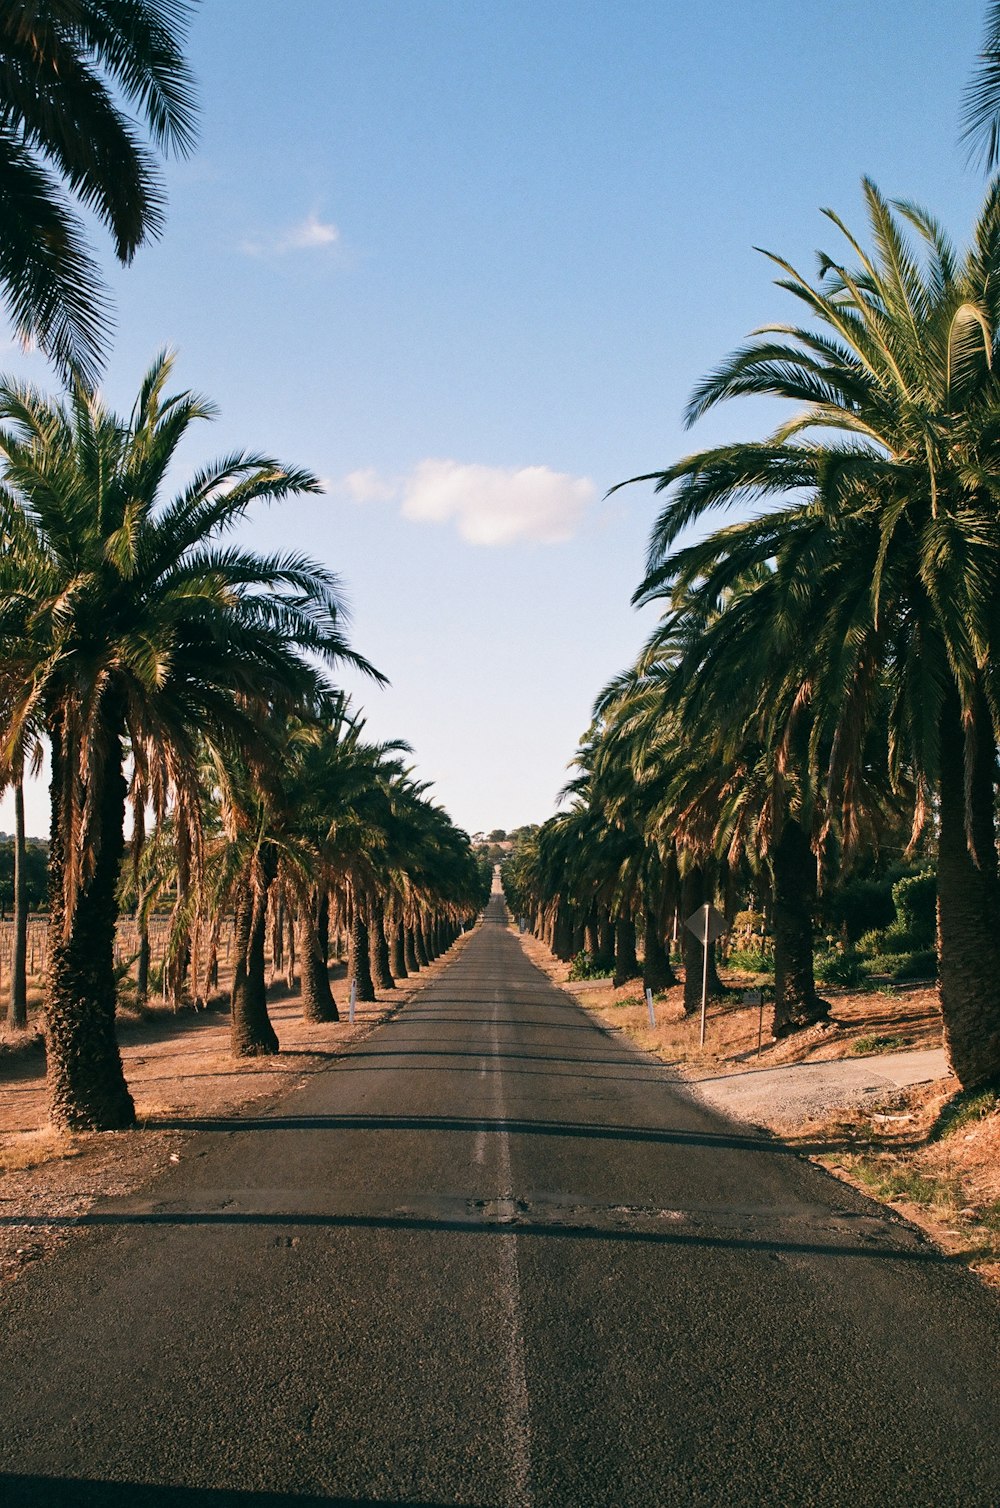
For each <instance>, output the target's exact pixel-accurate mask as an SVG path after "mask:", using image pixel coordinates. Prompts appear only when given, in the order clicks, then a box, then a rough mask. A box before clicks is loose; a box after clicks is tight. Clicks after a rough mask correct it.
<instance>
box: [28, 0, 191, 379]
mask: <svg viewBox="0 0 1000 1508" xmlns="http://www.w3.org/2000/svg"><path fill="white" fill-rule="evenodd" d="M191 9H192V6H191V5H190V4H189V3H188V0H11V3H8V4H6V5H4V6H3V7H2V10H0V284H2V285H3V287H4V289H5V291H6V295H7V304H8V308H9V312H10V314H11V317H12V319H13V321H14V325H15V328H16V330H17V333H18V334H19V335H20V336H22V337H23V338H25V339H29V338H32V339H34V340H36V341H37V342H38V344H39V345H40V346H41V347H42V349H43V350H44V351H45V352H46V353H47V354H48V355H50V356H51V357H52V358H53V359H54V360H55V361H56V362H57V363H58V364H59V366H60V367H61V368H63V369H64V370H65V369H68V368H69V367H71V366H72V367H74V368H75V369H76V370H77V371H79V372H80V373H81V375H82V376H83V377H84V378H85V379H87V380H90V381H92V380H93V379H94V378H95V377H96V375H97V371H98V369H99V367H100V364H101V361H102V358H103V354H104V351H105V343H106V332H107V326H108V317H107V316H108V311H107V299H106V295H105V293H104V291H103V288H102V283H101V278H100V275H99V273H98V270H97V267H96V265H95V262H94V260H93V257H92V255H91V253H90V250H89V248H88V246H87V240H86V235H85V232H84V226H83V222H82V219H81V216H80V214H79V212H78V211H77V210H76V209H75V208H74V207H72V204H71V201H70V200H69V199H68V198H67V193H66V191H67V190H68V192H69V194H70V195H72V196H73V197H75V199H76V200H77V201H78V203H79V205H80V206H81V207H82V208H83V209H85V210H88V211H90V212H92V213H94V214H96V215H97V217H98V218H99V219H100V220H101V221H102V222H103V224H104V225H105V226H106V227H107V229H108V230H109V231H110V232H111V236H112V241H113V245H114V250H115V255H116V256H117V257H118V259H119V261H121V262H123V263H127V262H130V261H131V260H132V257H133V256H134V255H135V252H136V250H137V248H138V247H139V245H140V244H141V243H142V242H143V241H144V240H145V239H146V238H147V237H149V236H152V235H157V234H158V233H159V231H160V230H161V228H162V225H163V188H162V183H161V181H160V175H159V173H158V171H157V166H156V162H155V159H154V157H153V154H152V153H151V152H150V151H149V150H148V148H147V147H146V145H145V144H144V143H143V141H142V138H141V134H140V131H139V130H138V129H137V126H136V123H135V121H133V120H132V119H130V118H129V116H128V115H127V114H126V113H125V111H124V110H123V108H122V104H123V103H124V104H126V105H127V106H132V107H134V108H135V109H136V111H137V113H138V115H139V117H140V119H141V121H142V124H143V125H144V126H145V129H146V131H147V132H148V134H149V136H150V137H151V139H152V142H153V144H154V145H155V146H156V147H157V148H160V149H161V150H163V151H171V150H172V151H175V152H178V153H181V154H183V153H186V152H188V151H189V150H190V149H191V147H192V145H193V142H194V122H195V109H194V91H193V84H192V79H191V75H190V72H189V70H188V67H187V64H186V62H185V60H184V57H183V53H182V50H181V48H182V41H183V38H184V34H185V31H186V27H187V22H188V18H189V15H190V13H191Z"/></svg>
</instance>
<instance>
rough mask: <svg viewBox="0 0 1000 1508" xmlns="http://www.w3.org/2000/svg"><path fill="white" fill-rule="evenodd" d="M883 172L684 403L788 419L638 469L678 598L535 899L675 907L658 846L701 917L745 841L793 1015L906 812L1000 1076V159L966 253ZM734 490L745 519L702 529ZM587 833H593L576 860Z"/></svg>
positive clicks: (947, 1006) (812, 1009)
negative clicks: (601, 884)
mask: <svg viewBox="0 0 1000 1508" xmlns="http://www.w3.org/2000/svg"><path fill="white" fill-rule="evenodd" d="M864 193H865V200H866V204H867V210H868V237H867V242H865V241H863V240H862V239H859V238H857V237H856V236H854V235H853V234H852V233H851V232H850V230H849V229H848V228H847V226H846V225H845V224H844V223H843V222H842V221H841V220H840V219H839V218H838V217H837V216H836V215H834V214H833V213H832V212H828V213H829V218H830V220H831V221H832V222H833V224H834V225H835V226H836V228H837V229H838V231H839V232H840V233H841V235H842V237H843V239H844V241H845V242H846V250H847V256H846V257H844V258H843V259H839V258H837V257H835V256H832V255H826V254H822V255H821V257H820V263H819V272H818V275H817V276H816V277H815V278H809V277H807V276H806V275H805V274H803V273H802V272H800V271H799V270H798V269H796V268H795V267H793V266H792V265H791V264H790V263H788V262H787V261H785V260H784V259H783V258H781V257H779V256H772V257H771V261H772V262H773V263H774V264H775V265H776V266H777V268H778V269H779V273H780V276H779V278H778V286H779V287H781V288H782V289H784V290H785V291H786V292H788V293H790V294H791V295H792V296H793V297H794V298H795V299H796V300H797V301H798V304H799V306H800V309H802V311H803V312H802V317H801V318H800V319H799V320H796V321H793V322H791V323H786V322H782V323H776V324H769V325H766V326H764V327H763V328H762V329H760V330H758V331H757V332H755V333H754V334H753V335H752V336H751V337H750V339H749V340H748V341H747V343H746V344H745V345H743V346H742V347H740V348H739V349H738V350H737V351H736V352H735V353H734V354H733V355H731V356H730V357H728V358H727V359H726V360H725V361H724V362H723V363H721V364H720V366H719V367H718V368H717V369H716V370H715V371H714V372H712V373H711V374H710V375H709V376H708V377H707V378H705V379H704V381H703V382H701V383H700V384H699V386H698V387H697V389H696V390H695V393H694V395H693V397H692V399H691V402H690V405H689V409H688V414H687V418H688V421H689V422H694V421H695V420H696V419H698V418H699V417H700V416H701V415H702V414H704V413H705V412H707V411H708V410H709V409H711V408H714V407H715V406H716V405H718V404H719V403H721V402H723V401H724V400H727V399H730V398H734V397H739V396H744V395H746V396H755V397H759V396H766V397H769V398H776V399H779V400H786V401H788V402H789V403H791V404H792V405H793V410H792V412H791V414H790V415H789V417H787V418H786V419H783V420H782V422H781V423H780V424H779V425H778V427H777V428H776V429H775V430H774V431H773V432H772V433H771V434H770V435H768V436H767V437H765V438H764V439H762V440H760V441H756V442H739V443H735V444H729V445H719V446H714V447H712V448H711V449H709V450H703V451H698V452H695V453H694V454H692V455H689V456H685V457H684V458H682V459H681V460H679V461H677V462H676V463H675V464H674V465H672V466H670V467H669V468H667V469H665V470H662V471H657V472H654V473H651V474H648V475H647V476H645V477H643V478H633V479H632V480H633V481H637V480H644V481H653V482H654V483H655V485H656V489H657V491H658V492H660V493H662V494H664V495H665V504H664V506H663V508H662V511H661V512H660V515H659V517H658V518H657V520H656V523H655V525H654V528H653V532H652V539H651V543H650V550H649V557H648V562H647V571H646V575H645V578H644V580H643V581H642V583H641V585H640V586H639V588H638V591H637V592H636V600H637V601H640V602H653V603H658V604H660V605H661V606H662V609H663V615H662V618H661V621H660V623H659V625H658V626H657V629H656V631H655V632H654V634H653V635H652V637H651V639H650V641H649V643H648V644H647V645H646V647H645V649H644V651H643V653H642V655H641V656H640V657H639V660H638V661H637V663H636V664H635V665H634V666H633V667H632V668H631V669H630V670H629V671H628V672H627V673H626V674H625V675H624V676H622V677H620V678H619V679H618V680H617V681H616V682H615V683H614V684H613V685H612V686H610V687H608V688H607V689H606V690H605V692H604V693H603V695H602V697H601V698H600V699H599V701H598V703H597V707H596V709H595V726H594V729H593V730H592V733H591V735H590V737H589V739H588V741H587V743H586V745H585V747H584V749H583V750H582V751H581V753H580V755H579V756H578V762H579V763H580V765H581V769H582V772H583V773H582V776H581V780H580V781H578V782H575V783H574V784H573V785H572V786H571V789H572V790H573V791H574V793H575V794H576V796H577V805H576V806H575V808H574V809H573V810H572V811H571V812H569V813H568V814H566V815H565V816H563V817H560V818H558V819H556V821H555V822H554V823H553V824H552V825H551V826H550V828H549V829H548V830H547V831H546V830H543V834H542V838H541V842H540V844H539V864H538V868H537V872H536V876H535V879H536V888H535V899H536V900H539V901H543V902H544V903H546V904H548V905H549V906H550V907H551V906H552V905H553V904H557V903H558V902H559V901H560V900H561V899H562V897H563V894H564V892H568V893H569V894H570V895H571V896H572V899H573V902H574V905H575V909H574V910H573V912H572V914H573V916H575V918H576V919H577V921H578V922H579V921H580V920H581V919H582V918H583V905H584V901H585V900H586V899H587V898H588V897H589V896H590V895H592V894H598V893H599V891H597V890H595V888H594V885H593V884H591V887H590V890H588V889H587V888H586V886H584V888H583V889H582V890H581V883H580V882H581V879H582V878H583V877H584V876H586V875H587V874H588V872H590V871H588V865H589V866H590V867H591V870H592V871H593V872H594V873H597V874H604V875H605V877H606V878H605V897H604V898H605V900H606V903H607V904H608V905H609V906H610V907H611V911H612V915H616V916H618V917H624V916H632V915H634V914H635V910H636V906H637V898H640V897H641V899H642V906H643V907H644V914H647V915H653V916H655V915H656V908H657V904H658V901H657V896H656V894H655V890H653V891H650V889H649V885H648V881H647V880H646V879H645V877H644V876H645V869H646V866H647V863H652V865H653V868H654V870H658V872H659V874H660V875H661V877H664V883H669V879H668V877H671V876H675V878H674V879H673V881H672V883H673V884H674V886H675V888H676V886H677V885H678V884H679V885H680V886H681V888H683V886H684V885H685V884H686V885H687V886H688V893H687V894H686V895H685V896H684V897H683V898H682V899H681V901H680V903H679V904H680V910H681V912H682V914H683V915H687V914H688V908H691V909H693V908H694V905H695V904H696V893H697V899H698V901H700V900H701V899H702V898H706V897H707V896H708V895H709V894H710V893H711V892H712V891H713V890H715V889H717V888H718V886H719V885H720V883H721V882H722V879H723V878H724V876H725V875H729V876H732V875H733V873H734V866H736V865H737V864H738V863H739V862H740V861H745V862H746V864H747V865H749V867H750V869H751V870H756V871H758V872H759V873H760V874H761V875H762V876H763V879H764V882H765V884H766V888H767V889H768V891H769V893H770V896H771V899H772V904H773V912H774V929H775V966H776V996H777V1003H776V1013H775V1027H776V1029H777V1030H778V1031H782V1030H787V1029H789V1028H793V1027H794V1026H796V1025H799V1024H805V1023H807V1022H809V1021H813V1020H815V1019H817V1018H818V1017H819V1016H821V1015H822V1014H824V1012H825V1011H826V1009H827V1007H826V1005H825V1003H824V1002H823V1001H822V1000H821V999H820V998H819V996H818V994H817V991H816V987H815V982H814V979H813V968H812V922H811V917H812V911H813V907H814V901H815V895H816V887H817V881H818V877H819V876H821V875H822V876H825V875H828V874H829V873H830V872H831V871H833V872H836V871H837V870H841V871H842V870H843V869H844V868H845V867H846V866H848V865H849V864H850V863H851V861H852V858H853V857H855V856H856V855H857V854H858V853H859V851H862V850H863V849H865V848H868V849H870V848H871V847H872V846H877V845H878V844H879V842H880V841H883V842H884V841H886V838H887V835H889V834H895V833H896V832H898V830H899V827H900V823H901V821H903V820H904V818H905V820H906V821H907V822H908V823H909V827H910V838H909V841H910V843H911V845H915V844H917V843H919V842H921V841H930V842H931V843H932V845H933V849H934V852H935V854H936V865H937V877H938V941H939V954H940V994H941V1007H942V1013H943V1018H944V1035H945V1042H946V1045H947V1048H948V1052H949V1055H950V1059H951V1063H952V1067H953V1068H954V1070H955V1072H956V1074H957V1075H958V1077H959V1079H960V1081H961V1082H962V1084H963V1085H964V1086H966V1087H973V1086H976V1085H980V1084H983V1083H987V1082H995V1081H996V1080H998V1079H1000V879H998V869H997V845H996V785H997V741H998V736H1000V680H998V670H997V667H998V665H1000V179H998V180H996V181H994V182H993V183H992V184H991V185H990V187H989V189H988V191H987V194H986V199H985V203H984V205H983V208H982V211H981V214H980V216H979V219H978V222H977V224H976V227H975V230H974V233H973V237H972V242H971V245H970V247H969V249H968V251H966V252H965V253H964V254H959V253H958V252H957V251H956V249H955V248H954V247H953V245H952V244H951V242H950V241H949V239H948V237H947V236H946V235H945V233H944V231H943V230H942V228H941V226H940V225H939V224H938V223H937V222H936V221H935V220H934V219H933V218H932V217H931V216H930V215H929V214H927V213H926V212H925V211H924V210H922V209H920V208H918V207H916V206H914V205H912V204H908V203H889V202H887V201H886V200H885V199H884V198H883V196H882V195H881V194H880V193H879V191H878V190H877V189H876V188H875V186H874V185H873V184H871V183H867V182H866V183H865V185H864ZM623 485H624V484H623ZM720 510H736V511H737V512H738V514H739V515H741V516H739V517H738V518H737V521H735V522H732V523H723V524H722V525H719V526H716V527H715V528H714V529H712V530H711V531H710V532H709V533H708V534H707V535H705V536H704V537H702V538H697V539H696V540H695V542H693V543H691V542H686V541H690V539H691V537H692V531H693V530H694V529H695V528H696V526H701V527H703V526H704V521H705V520H707V519H711V517H712V515H713V514H715V513H717V512H718V511H720ZM588 825H589V828H590V830H591V834H592V836H591V837H590V839H589V840H588V838H587V836H586V833H585V829H586V828H587V827H588ZM574 843H575V844H577V845H578V848H579V850H580V851H582V852H583V853H585V855H586V857H585V858H584V859H583V860H582V861H580V862H577V863H576V864H561V863H560V862H559V859H558V857H557V855H558V854H559V852H560V851H563V852H564V851H565V850H566V848H567V845H569V846H570V847H572V845H573V844H574ZM612 850H614V852H615V857H614V861H613V862H612V863H611V864H610V865H604V866H602V864H601V862H600V855H601V853H602V852H603V853H605V854H607V853H609V852H610V851H612ZM608 876H613V877H614V878H613V882H612V883H611V884H610V887H609V886H608V882H607V877H608ZM706 887H707V888H706ZM659 921H660V923H661V925H662V921H663V915H662V908H661V911H660V915H659ZM691 973H692V970H690V969H689V970H688V974H689V976H690V974H691Z"/></svg>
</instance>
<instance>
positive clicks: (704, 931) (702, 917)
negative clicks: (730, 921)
mask: <svg viewBox="0 0 1000 1508" xmlns="http://www.w3.org/2000/svg"><path fill="white" fill-rule="evenodd" d="M684 925H685V927H687V929H688V931H689V932H693V933H694V935H695V937H696V938H697V939H698V941H699V942H700V943H701V944H702V947H703V948H704V950H705V952H704V957H703V960H702V966H701V1034H700V1036H699V1039H698V1042H699V1046H701V1047H704V1046H705V1018H706V1016H707V1014H708V950H709V948H710V947H711V946H712V944H713V943H714V942H715V939H716V938H717V937H721V936H722V934H723V932H725V930H726V918H725V917H724V916H723V914H722V912H721V911H716V909H715V907H714V906H713V905H711V904H710V903H709V902H708V901H706V902H705V904H704V906H699V907H698V910H697V911H694V912H692V914H691V915H690V916H689V917H688V919H687V921H686V922H685V923H684Z"/></svg>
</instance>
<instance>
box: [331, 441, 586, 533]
mask: <svg viewBox="0 0 1000 1508" xmlns="http://www.w3.org/2000/svg"><path fill="white" fill-rule="evenodd" d="M341 490H342V491H343V492H345V493H346V494H347V495H348V496H349V497H350V498H352V499H353V501H355V502H357V503H375V502H390V501H392V500H393V499H395V500H397V501H398V502H399V507H400V512H401V513H402V515H403V517H404V518H408V519H412V520H413V521H414V522H417V523H433V524H445V523H453V524H454V525H455V528H456V529H457V530H458V532H459V534H460V535H461V537H462V538H463V539H464V540H467V541H468V543H469V544H473V545H507V544H513V543H514V542H515V541H516V540H520V539H525V540H534V541H536V542H538V543H540V544H560V543H562V542H563V541H564V540H567V539H570V538H571V537H572V535H573V534H574V533H575V532H576V530H577V529H578V528H579V526H580V523H581V522H582V520H583V516H584V514H585V512H586V510H587V508H588V507H590V505H591V504H592V503H593V502H594V500H595V499H596V496H597V488H596V487H595V485H594V483H593V482H592V481H591V479H590V478H589V477H574V476H570V475H568V473H566V472H562V471H553V470H552V469H551V467H549V466H520V467H503V466H479V465H475V464H470V463H468V462H462V461H450V460H426V461H421V462H419V464H418V465H417V466H415V467H414V469H413V471H412V472H410V473H409V475H408V476H404V477H398V478H395V479H393V478H387V477H383V476H381V475H380V473H379V472H377V471H376V470H375V469H374V468H372V467H368V468H366V469H364V470H361V471H352V472H351V473H350V474H349V475H348V476H346V477H345V478H344V479H343V481H342V483H341Z"/></svg>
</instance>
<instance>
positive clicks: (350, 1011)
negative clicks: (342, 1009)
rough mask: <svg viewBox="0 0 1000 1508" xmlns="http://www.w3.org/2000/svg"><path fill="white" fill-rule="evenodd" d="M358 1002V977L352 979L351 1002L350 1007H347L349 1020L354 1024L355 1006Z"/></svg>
mask: <svg viewBox="0 0 1000 1508" xmlns="http://www.w3.org/2000/svg"><path fill="white" fill-rule="evenodd" d="M357 1003H358V981H357V980H356V979H352V980H351V998H350V1003H349V1004H348V1007H347V1019H348V1021H350V1022H351V1024H352V1025H353V1023H354V1007H355V1006H356V1005H357Z"/></svg>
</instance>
